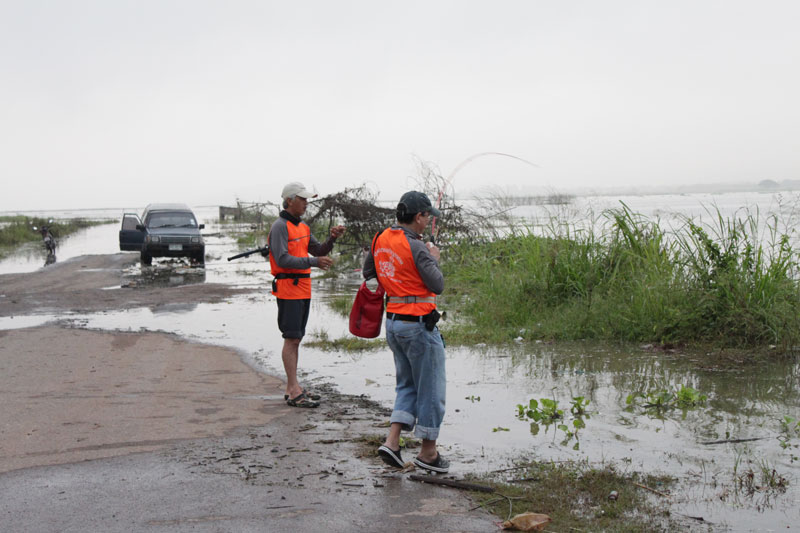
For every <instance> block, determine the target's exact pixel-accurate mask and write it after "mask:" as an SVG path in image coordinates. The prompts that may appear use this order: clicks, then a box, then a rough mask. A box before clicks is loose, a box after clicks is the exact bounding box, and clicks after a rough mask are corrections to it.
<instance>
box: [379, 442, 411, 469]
mask: <svg viewBox="0 0 800 533" xmlns="http://www.w3.org/2000/svg"><path fill="white" fill-rule="evenodd" d="M378 455H380V456H381V459H383V462H384V463H386V464H387V465H389V466H394V467H395V468H403V467H404V466H406V463H405V461H403V458H402V457H401V456H400V449H399V448H398V449H397V450H393V449H391V448H389V447H388V446H381V447H380V448H378Z"/></svg>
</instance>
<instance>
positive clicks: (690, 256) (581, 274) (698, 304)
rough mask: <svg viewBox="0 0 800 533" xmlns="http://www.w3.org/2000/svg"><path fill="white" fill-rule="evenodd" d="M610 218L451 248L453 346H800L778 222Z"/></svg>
mask: <svg viewBox="0 0 800 533" xmlns="http://www.w3.org/2000/svg"><path fill="white" fill-rule="evenodd" d="M603 219H604V220H605V223H604V224H598V223H597V222H596V221H595V222H593V223H592V227H589V228H578V227H577V226H575V225H571V224H569V223H562V222H560V221H558V220H555V219H554V220H553V221H551V223H550V225H549V226H548V228H547V229H546V234H545V235H544V236H537V235H533V234H532V233H531V232H530V231H522V232H521V231H519V230H517V229H516V228H511V231H512V234H511V235H510V236H508V237H505V238H502V239H497V240H494V241H491V242H485V243H483V244H476V243H475V242H464V243H461V244H458V245H454V246H452V247H451V248H450V249H449V250H447V256H446V260H445V261H443V268H444V269H445V271H446V272H445V274H446V277H447V281H448V283H447V286H448V290H447V291H446V294H447V295H448V296H447V300H446V301H445V302H444V303H445V305H444V307H445V308H447V310H448V311H451V312H452V314H453V315H456V320H455V321H454V322H455V323H453V322H451V323H450V324H448V325H447V331H446V334H447V338H448V341H450V342H451V343H476V342H508V341H512V340H514V339H517V340H518V341H519V340H524V341H531V340H535V339H560V340H579V339H595V340H599V339H603V340H622V341H637V342H642V341H644V342H649V341H656V342H659V343H662V344H675V343H694V344H699V345H717V346H722V347H765V346H769V345H775V346H777V347H779V348H781V349H782V350H784V351H787V350H789V349H790V348H791V347H793V346H795V345H798V344H800V286H799V285H798V279H797V266H798V261H797V259H798V257H797V252H796V251H795V250H794V249H793V248H792V246H791V245H790V241H789V236H788V235H786V234H783V233H781V232H779V231H778V226H779V224H778V221H777V219H776V218H775V217H770V218H769V219H768V220H767V223H766V225H762V224H761V223H760V222H759V220H758V215H757V214H755V215H753V214H749V213H748V214H747V216H746V217H745V218H744V219H740V218H736V219H732V220H731V219H724V218H723V217H722V216H721V215H720V214H719V212H717V214H716V219H715V222H714V225H713V227H711V228H709V229H706V228H704V227H701V226H700V225H699V224H697V223H696V222H694V221H693V220H691V219H683V220H682V225H681V226H680V227H679V228H677V229H671V230H670V231H667V230H665V229H663V228H662V227H661V226H660V225H659V223H658V221H657V220H650V219H648V218H646V217H644V216H642V215H638V214H636V213H633V212H632V211H631V210H630V209H629V208H628V207H627V206H625V205H624V204H623V206H622V207H621V208H619V209H612V210H608V211H606V212H604V213H603V218H602V219H601V220H603ZM762 232H763V234H762ZM454 311H458V313H456V312H454ZM520 337H521V339H520Z"/></svg>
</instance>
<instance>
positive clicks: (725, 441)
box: [700, 437, 767, 446]
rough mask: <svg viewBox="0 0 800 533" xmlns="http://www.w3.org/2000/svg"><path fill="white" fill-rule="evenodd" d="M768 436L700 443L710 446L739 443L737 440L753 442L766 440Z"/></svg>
mask: <svg viewBox="0 0 800 533" xmlns="http://www.w3.org/2000/svg"><path fill="white" fill-rule="evenodd" d="M766 438H767V437H755V438H752V439H723V440H712V441H710V442H701V443H700V444H704V445H706V446H708V445H709V444H726V443H729V442H730V443H734V444H735V443H737V442H751V441H754V440H764V439H766Z"/></svg>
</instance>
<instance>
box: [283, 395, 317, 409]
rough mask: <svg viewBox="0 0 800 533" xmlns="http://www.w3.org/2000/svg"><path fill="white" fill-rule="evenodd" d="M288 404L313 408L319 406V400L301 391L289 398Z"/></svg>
mask: <svg viewBox="0 0 800 533" xmlns="http://www.w3.org/2000/svg"><path fill="white" fill-rule="evenodd" d="M286 405H288V406H289V407H307V408H313V407H319V402H315V401H314V400H312V399H310V398H309V397H308V396H306V393H305V392H301V393H300V394H298V395H297V396H295V397H294V398H287V399H286Z"/></svg>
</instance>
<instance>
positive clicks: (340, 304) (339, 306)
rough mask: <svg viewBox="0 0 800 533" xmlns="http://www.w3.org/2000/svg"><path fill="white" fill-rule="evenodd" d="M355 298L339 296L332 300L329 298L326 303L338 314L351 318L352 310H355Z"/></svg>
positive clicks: (348, 295) (347, 295)
mask: <svg viewBox="0 0 800 533" xmlns="http://www.w3.org/2000/svg"><path fill="white" fill-rule="evenodd" d="M354 298H355V296H353V295H352V294H338V295H336V296H333V297H331V298H328V299H327V300H326V302H325V303H327V304H328V307H330V308H331V309H333V310H334V311H335V312H336V313H338V314H340V315H342V316H344V317H349V316H350V310H351V309H352V308H353V299H354Z"/></svg>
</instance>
